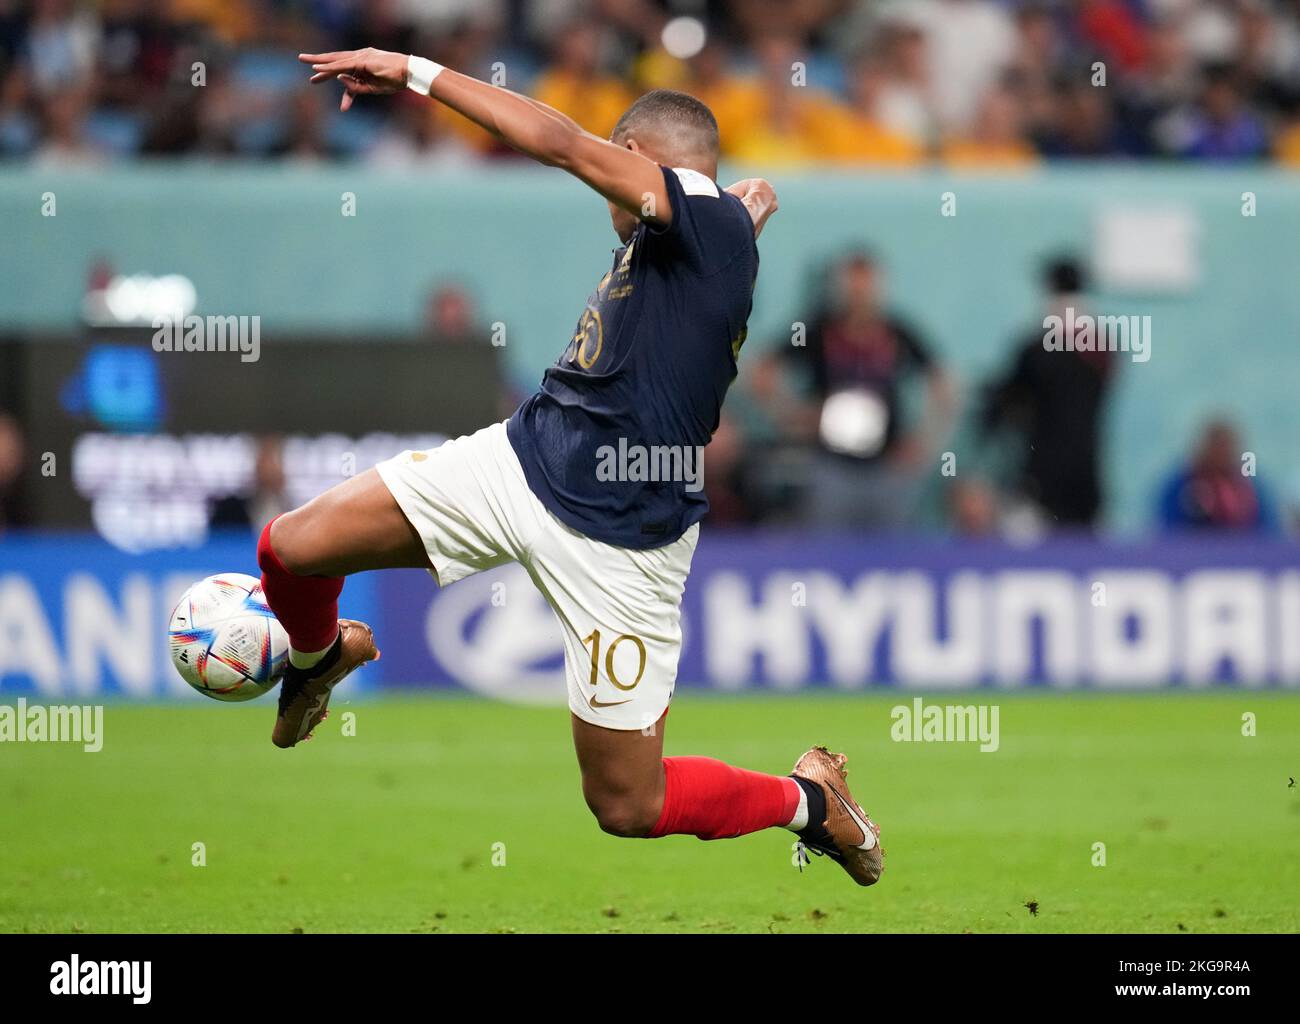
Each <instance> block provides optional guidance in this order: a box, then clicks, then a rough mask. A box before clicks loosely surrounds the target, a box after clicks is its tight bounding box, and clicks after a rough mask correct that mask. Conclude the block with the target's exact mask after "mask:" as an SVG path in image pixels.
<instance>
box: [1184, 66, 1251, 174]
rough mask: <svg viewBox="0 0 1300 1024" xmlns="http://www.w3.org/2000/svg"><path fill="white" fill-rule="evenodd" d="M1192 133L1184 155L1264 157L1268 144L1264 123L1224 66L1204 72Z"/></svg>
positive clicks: (1215, 157)
mask: <svg viewBox="0 0 1300 1024" xmlns="http://www.w3.org/2000/svg"><path fill="white" fill-rule="evenodd" d="M1189 136H1190V137H1189V139H1188V141H1187V143H1186V145H1185V146H1184V147H1183V155H1185V156H1190V157H1196V158H1198V159H1202V160H1250V159H1254V158H1256V157H1260V156H1263V155H1264V153H1265V150H1266V147H1267V145H1268V136H1267V135H1266V134H1265V131H1264V124H1263V122H1262V121H1261V120H1260V119H1259V117H1258V116H1257V115H1256V114H1255V113H1254V112H1253V111H1251V110H1250V109H1248V108H1247V107H1246V106H1245V104H1244V103H1243V101H1242V96H1241V92H1240V90H1239V88H1238V86H1237V83H1236V81H1235V80H1234V78H1233V74H1232V71H1231V69H1230V68H1228V67H1226V66H1222V65H1219V66H1215V67H1211V68H1209V69H1207V71H1206V73H1205V87H1204V89H1203V90H1202V93H1201V102H1200V105H1199V107H1198V108H1197V110H1196V111H1195V112H1194V113H1193V114H1192V117H1191V123H1190V127H1189Z"/></svg>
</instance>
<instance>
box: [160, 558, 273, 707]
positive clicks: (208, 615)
mask: <svg viewBox="0 0 1300 1024" xmlns="http://www.w3.org/2000/svg"><path fill="white" fill-rule="evenodd" d="M167 642H168V647H169V648H170V650H171V656H172V664H173V665H175V666H176V671H177V672H179V673H180V674H181V677H182V678H183V679H184V680H185V681H186V682H187V683H189V684H190V685H191V686H192V687H194V689H196V690H198V691H199V693H201V694H203V695H204V696H205V697H211V698H213V700H226V701H244V700H252V699H253V698H254V697H260V696H261V695H262V694H264V693H266V691H267V690H269V689H271V688H272V687H273V686H275V684H276V683H278V682H279V681H280V677H281V675H283V673H284V667H285V664H286V662H287V660H288V657H289V637H288V635H287V634H286V633H285V631H284V627H283V626H281V625H280V623H279V621H278V620H277V619H276V617H275V614H274V613H273V612H272V611H271V609H270V608H269V607H268V606H267V603H266V596H265V595H264V594H263V593H262V583H261V581H260V580H258V579H257V578H256V577H254V576H246V575H244V574H243V573H237V572H227V573H220V574H219V575H216V576H209V577H208V578H207V579H205V580H199V582H198V583H196V584H194V586H192V587H190V589H189V590H187V591H185V593H184V594H183V595H182V596H181V599H180V601H179V602H177V604H176V608H175V610H174V611H173V612H172V616H171V621H170V622H169V623H168V626H167Z"/></svg>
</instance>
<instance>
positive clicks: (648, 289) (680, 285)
mask: <svg viewBox="0 0 1300 1024" xmlns="http://www.w3.org/2000/svg"><path fill="white" fill-rule="evenodd" d="M663 175H664V184H665V188H666V190H667V193H668V197H669V202H670V203H671V204H672V211H673V214H672V223H671V224H669V225H668V227H666V228H657V227H654V226H652V225H649V224H646V223H645V222H642V223H640V224H639V225H638V226H637V228H636V231H635V232H634V233H633V235H632V237H631V239H630V240H629V241H628V243H627V245H625V246H623V247H622V248H621V249H617V250H615V252H614V266H613V267H612V268H611V269H610V271H609V272H608V273H607V274H606V275H605V276H604V277H603V278H601V281H600V284H599V285H597V286H596V291H595V293H594V294H593V295H592V296H591V297H590V298H589V299H588V300H587V306H586V309H584V310H583V313H582V316H581V317H580V318H579V320H578V327H577V330H576V331H575V332H574V335H573V338H572V339H571V340H570V342H569V345H568V347H567V348H566V349H565V350H564V353H563V355H561V356H560V359H559V361H558V362H556V364H555V365H554V366H552V367H551V368H550V369H548V370H547V371H546V373H545V375H544V376H543V377H542V385H541V389H540V390H539V391H538V392H537V393H536V394H535V395H533V396H532V397H531V398H529V399H528V400H527V401H525V402H524V403H523V405H521V406H520V407H519V408H518V409H517V410H516V411H515V414H514V415H513V416H512V417H511V418H510V422H509V424H508V425H507V429H508V433H509V437H510V443H511V445H513V447H514V450H515V453H516V454H517V455H518V456H519V461H520V462H521V463H522V464H523V467H524V475H525V477H526V478H527V480H528V485H529V487H530V488H531V489H532V491H533V493H534V494H536V495H537V497H538V499H540V500H541V502H542V504H544V505H545V506H546V507H547V508H548V509H549V510H550V511H551V512H552V513H554V514H555V516H556V517H558V518H559V519H560V520H561V521H562V522H564V523H566V524H567V525H569V526H571V527H572V528H573V529H575V530H577V531H578V532H579V533H582V534H585V535H586V536H588V537H592V538H594V539H595V540H600V541H604V542H606V543H608V544H616V545H618V546H619V547H625V548H653V547H659V546H660V545H663V544H669V543H671V542H672V541H674V540H676V539H677V538H678V537H680V536H681V535H682V534H683V533H685V532H686V530H687V529H688V528H689V527H690V526H691V525H692V524H694V523H696V522H698V521H699V520H700V519H701V518H703V516H704V514H705V512H707V511H708V508H709V503H708V499H707V498H706V497H705V496H704V491H703V463H702V460H701V454H702V452H703V449H704V446H705V445H707V444H708V443H709V439H710V438H711V437H712V436H713V432H714V431H715V430H716V429H717V427H718V416H719V413H720V411H721V408H722V400H723V398H724V397H725V395H726V393H727V388H728V386H729V385H730V384H731V381H732V380H733V379H734V378H735V376H736V358H737V356H738V354H739V352H740V346H741V345H742V344H743V343H744V340H745V324H746V321H747V320H748V319H749V311H750V304H751V300H752V298H753V291H754V280H755V278H756V277H757V274H758V248H757V246H756V245H755V244H754V225H753V222H752V221H751V220H750V217H749V212H748V211H747V210H746V209H745V206H744V204H743V203H741V201H740V200H739V199H737V198H736V197H735V196H733V195H730V194H728V193H727V192H724V191H722V189H720V188H718V186H717V184H716V183H715V182H713V181H711V180H709V178H708V177H706V176H705V175H703V174H700V173H698V172H696V171H690V170H681V169H677V170H674V169H671V168H667V167H665V168H663Z"/></svg>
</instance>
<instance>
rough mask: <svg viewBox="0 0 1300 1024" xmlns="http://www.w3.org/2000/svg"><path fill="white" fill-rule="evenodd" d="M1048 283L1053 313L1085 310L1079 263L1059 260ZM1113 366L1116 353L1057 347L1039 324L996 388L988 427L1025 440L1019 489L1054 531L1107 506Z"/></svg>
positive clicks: (1090, 518) (988, 404) (1082, 523)
mask: <svg viewBox="0 0 1300 1024" xmlns="http://www.w3.org/2000/svg"><path fill="white" fill-rule="evenodd" d="M1044 284H1045V286H1046V291H1047V296H1048V310H1047V314H1048V315H1049V316H1064V314H1065V311H1066V310H1067V309H1073V310H1075V313H1076V315H1077V313H1078V311H1079V306H1080V304H1081V302H1082V295H1083V294H1084V292H1085V291H1086V288H1087V283H1086V280H1085V276H1084V271H1083V268H1082V267H1080V265H1079V264H1078V263H1077V262H1075V261H1074V260H1072V259H1058V260H1054V261H1052V262H1051V263H1049V264H1048V266H1047V268H1046V272H1045V275H1044ZM1113 367H1114V362H1113V353H1112V352H1109V351H1104V350H1103V351H1079V350H1078V349H1072V348H1071V347H1067V348H1065V349H1062V350H1059V351H1055V350H1050V349H1049V348H1048V346H1047V345H1046V344H1045V343H1044V328H1043V327H1038V328H1035V329H1034V330H1033V331H1030V332H1027V333H1026V334H1025V336H1024V337H1023V338H1022V340H1021V341H1019V342H1018V343H1017V345H1016V357H1015V361H1014V362H1013V364H1012V366H1011V368H1010V370H1009V371H1008V372H1007V373H1006V375H1005V376H1003V377H1002V378H1001V379H999V380H996V381H994V382H993V384H992V385H991V386H990V388H989V390H988V393H987V396H986V399H985V404H984V408H983V411H982V416H981V419H982V425H983V427H984V430H985V432H986V434H987V433H991V432H992V431H993V430H995V429H996V428H998V427H1006V428H1009V429H1010V430H1011V431H1012V432H1013V433H1015V434H1016V435H1017V437H1018V438H1019V439H1020V440H1021V441H1022V442H1023V454H1022V456H1021V459H1020V465H1019V469H1018V474H1017V475H1018V479H1017V481H1016V485H1015V486H1016V490H1017V491H1018V492H1019V497H1020V498H1021V499H1023V500H1026V501H1028V502H1030V503H1032V504H1033V505H1034V506H1036V507H1037V508H1038V510H1039V511H1040V512H1041V513H1042V515H1043V516H1044V517H1045V518H1046V520H1047V521H1048V523H1047V525H1048V526H1049V527H1051V528H1056V527H1083V528H1091V527H1093V526H1094V525H1096V522H1097V518H1098V515H1099V513H1100V511H1101V508H1102V504H1103V489H1102V481H1101V433H1102V430H1101V428H1102V416H1103V414H1104V412H1105V407H1106V398H1107V396H1108V395H1109V393H1110V386H1111V379H1112V373H1113Z"/></svg>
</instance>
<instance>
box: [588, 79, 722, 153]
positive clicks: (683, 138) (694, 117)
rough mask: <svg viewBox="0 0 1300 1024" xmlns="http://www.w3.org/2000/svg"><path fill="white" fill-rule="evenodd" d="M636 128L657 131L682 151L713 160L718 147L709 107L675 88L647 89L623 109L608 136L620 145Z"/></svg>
mask: <svg viewBox="0 0 1300 1024" xmlns="http://www.w3.org/2000/svg"><path fill="white" fill-rule="evenodd" d="M638 132H644V133H646V134H654V135H658V136H660V137H661V138H662V139H664V140H665V141H666V142H671V143H672V144H673V145H674V146H676V147H678V148H679V149H680V150H681V152H683V153H694V154H698V155H700V156H707V157H711V158H713V159H715V160H716V159H717V156H718V150H719V148H720V142H719V139H718V121H717V118H715V117H714V116H713V111H712V110H710V109H709V108H708V106H706V105H705V104H704V103H701V102H700V101H699V100H697V99H696V98H695V97H694V96H692V95H690V94H689V93H684V92H678V91H677V90H675V89H651V90H650V91H649V92H648V93H646V94H645V95H644V96H642V97H641V98H640V99H638V100H637V101H636V102H635V103H633V104H632V105H631V106H630V107H628V108H627V110H625V111H623V116H622V117H620V118H619V119H618V124H616V125H614V132H613V134H612V135H611V136H610V138H611V139H612V140H613V141H614V142H617V143H619V144H620V145H621V144H622V143H624V142H626V141H627V140H628V138H630V137H633V136H635V135H637V134H638Z"/></svg>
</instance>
